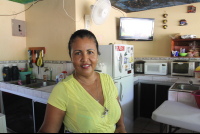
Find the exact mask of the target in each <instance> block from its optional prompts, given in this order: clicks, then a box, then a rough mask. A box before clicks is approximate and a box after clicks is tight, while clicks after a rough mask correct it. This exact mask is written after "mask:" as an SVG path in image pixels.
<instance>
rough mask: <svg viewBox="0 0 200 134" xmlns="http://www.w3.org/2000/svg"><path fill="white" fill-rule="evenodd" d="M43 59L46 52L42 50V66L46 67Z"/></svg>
mask: <svg viewBox="0 0 200 134" xmlns="http://www.w3.org/2000/svg"><path fill="white" fill-rule="evenodd" d="M43 57H44V51H43V50H42V65H41V67H44V61H43Z"/></svg>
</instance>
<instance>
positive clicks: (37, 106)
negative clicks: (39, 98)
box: [34, 102, 64, 133]
mask: <svg viewBox="0 0 200 134" xmlns="http://www.w3.org/2000/svg"><path fill="white" fill-rule="evenodd" d="M46 106H47V105H46V104H42V103H39V102H35V103H34V112H35V128H36V132H38V131H39V129H40V127H41V126H42V123H43V121H44V117H45V112H46ZM59 133H64V124H62V126H61V128H60V131H59Z"/></svg>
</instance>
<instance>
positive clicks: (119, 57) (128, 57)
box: [113, 44, 134, 78]
mask: <svg viewBox="0 0 200 134" xmlns="http://www.w3.org/2000/svg"><path fill="white" fill-rule="evenodd" d="M133 51H134V50H133V46H132V45H121V44H115V45H113V52H114V56H113V62H114V63H113V64H114V66H113V67H114V68H113V76H114V78H119V77H126V76H132V75H133V58H134V55H133Z"/></svg>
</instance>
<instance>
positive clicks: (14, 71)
mask: <svg viewBox="0 0 200 134" xmlns="http://www.w3.org/2000/svg"><path fill="white" fill-rule="evenodd" d="M11 74H12V80H18V79H19V69H18V67H17V64H13V65H12V69H11Z"/></svg>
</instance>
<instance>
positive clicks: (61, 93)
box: [47, 82, 68, 111]
mask: <svg viewBox="0 0 200 134" xmlns="http://www.w3.org/2000/svg"><path fill="white" fill-rule="evenodd" d="M47 103H48V104H50V105H52V106H54V107H56V108H58V109H60V110H62V111H66V110H67V105H68V94H67V89H66V87H65V85H64V83H63V82H59V83H58V84H57V85H56V86H55V87H54V89H53V91H52V92H51V94H50V96H49V99H48V102H47Z"/></svg>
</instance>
